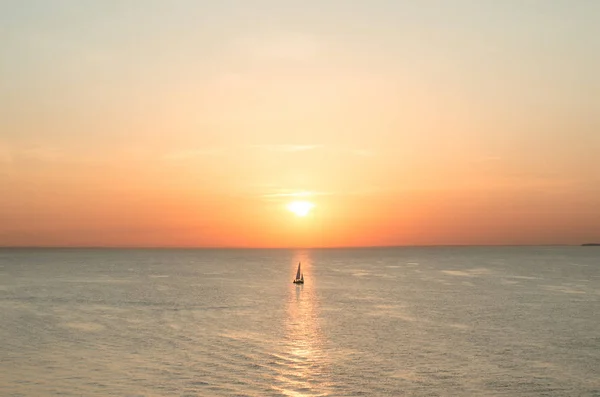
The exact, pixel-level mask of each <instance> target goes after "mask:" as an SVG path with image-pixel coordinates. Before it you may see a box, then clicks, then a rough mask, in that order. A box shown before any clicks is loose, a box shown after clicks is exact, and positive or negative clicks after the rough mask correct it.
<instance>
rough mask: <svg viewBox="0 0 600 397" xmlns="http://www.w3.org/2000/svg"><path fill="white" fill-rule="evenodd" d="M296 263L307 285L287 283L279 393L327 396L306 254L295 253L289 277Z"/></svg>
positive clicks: (293, 396)
mask: <svg viewBox="0 0 600 397" xmlns="http://www.w3.org/2000/svg"><path fill="white" fill-rule="evenodd" d="M298 262H301V263H302V271H303V273H304V276H305V280H306V281H305V282H306V284H300V285H298V284H293V283H292V282H291V280H290V287H289V296H288V302H287V316H286V319H285V328H286V337H285V347H286V350H287V357H288V360H289V361H290V362H289V365H288V366H287V368H286V369H283V370H281V371H280V374H279V380H280V381H281V384H282V385H283V386H282V387H275V388H276V389H277V390H278V391H279V392H280V393H283V394H285V395H287V396H291V397H303V396H326V395H328V393H327V391H326V388H327V377H328V368H327V361H328V360H327V357H326V353H325V351H324V342H325V340H324V336H323V333H322V331H321V327H320V324H319V301H318V297H317V295H316V292H315V284H316V280H315V275H314V273H313V272H312V269H313V263H312V260H311V258H310V254H309V252H305V251H301V252H297V253H296V255H295V256H294V260H293V261H292V262H291V264H290V274H292V275H293V274H295V273H296V269H297V266H298Z"/></svg>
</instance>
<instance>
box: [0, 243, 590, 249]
mask: <svg viewBox="0 0 600 397" xmlns="http://www.w3.org/2000/svg"><path fill="white" fill-rule="evenodd" d="M584 244H595V243H579V244H575V243H572V244H567V243H549V244H404V245H360V246H359V245H348V246H345V245H339V246H313V247H305V246H297V247H294V246H290V247H268V246H265V247H245V246H175V245H174V246H161V245H153V246H134V245H132V246H121V245H81V246H78V245H71V246H66V245H65V246H61V245H12V246H11V245H0V249H114V250H119V249H122V250H144V249H148V250H151V249H156V250H168V249H173V250H175V249H177V250H207V251H208V250H318V249H324V250H326V249H386V248H387V249H389V248H452V247H457V248H460V247H580V246H582V245H584Z"/></svg>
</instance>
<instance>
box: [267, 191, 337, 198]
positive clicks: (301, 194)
mask: <svg viewBox="0 0 600 397" xmlns="http://www.w3.org/2000/svg"><path fill="white" fill-rule="evenodd" d="M331 194H333V193H328V192H313V191H300V192H284V193H265V194H262V195H261V197H263V198H266V199H277V198H288V197H290V198H293V197H315V196H328V195H331Z"/></svg>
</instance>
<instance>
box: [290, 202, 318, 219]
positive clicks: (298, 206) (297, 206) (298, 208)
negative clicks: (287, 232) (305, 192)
mask: <svg viewBox="0 0 600 397" xmlns="http://www.w3.org/2000/svg"><path fill="white" fill-rule="evenodd" d="M314 206H315V205H314V204H313V203H311V202H309V201H292V202H291V203H289V204H288V205H287V209H288V210H290V211H292V212H293V213H294V214H296V215H297V216H306V215H308V213H309V212H310V210H312V209H313V207H314Z"/></svg>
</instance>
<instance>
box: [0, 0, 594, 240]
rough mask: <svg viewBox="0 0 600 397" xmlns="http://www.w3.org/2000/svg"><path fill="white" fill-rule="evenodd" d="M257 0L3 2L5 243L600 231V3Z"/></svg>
mask: <svg viewBox="0 0 600 397" xmlns="http://www.w3.org/2000/svg"><path fill="white" fill-rule="evenodd" d="M249 3H251V2H239V3H238V4H237V5H236V6H235V7H234V6H233V5H231V4H229V5H224V4H222V5H210V6H206V5H204V6H200V5H199V4H197V3H195V2H183V1H182V2H175V3H173V4H172V5H170V6H167V5H166V4H167V3H163V2H160V1H148V2H141V1H140V2H135V1H132V2H127V3H123V4H117V3H115V4H111V5H110V6H109V5H108V4H104V5H102V4H103V3H92V2H75V1H73V2H70V1H64V2H56V3H35V4H34V3H32V4H28V2H27V1H24V2H22V3H11V4H9V3H6V4H2V5H0V25H1V26H5V27H6V32H7V33H9V34H3V35H2V37H1V38H0V43H1V44H2V47H3V48H4V49H6V51H5V55H6V56H4V57H3V60H2V62H1V64H0V72H1V73H2V77H3V79H2V81H1V82H0V108H1V109H2V111H1V112H2V113H0V246H21V245H28V246H31V245H44V246H47V245H49V246H71V245H72V246H244V247H265V246H268V247H282V246H364V245H369V246H372V245H413V244H415V245H421V244H434V245H436V244H556V243H564V244H579V243H582V242H588V241H598V240H600V165H599V164H600V162H599V161H598V160H597V157H598V154H600V105H599V102H598V92H600V77H599V76H600V75H598V73H597V71H598V70H600V40H599V39H598V37H600V28H599V25H598V24H597V23H596V21H597V18H594V17H593V16H594V15H596V16H598V15H600V6H598V4H596V3H594V2H587V3H580V4H579V6H578V7H571V6H569V5H568V4H567V3H566V2H565V3H564V4H562V3H561V2H556V3H552V4H550V3H548V4H547V5H545V6H544V7H545V8H544V9H543V10H540V9H538V8H536V7H541V6H542V5H541V4H543V3H540V4H537V3H536V4H537V5H536V4H533V3H531V4H529V3H527V4H523V2H519V1H507V2H502V3H498V4H493V3H490V4H485V5H484V4H480V3H479V2H474V1H467V0H461V1H457V2H455V3H452V4H451V3H444V4H439V5H438V7H437V8H431V7H430V6H426V5H417V4H404V5H399V4H395V3H393V2H386V1H383V0H379V1H375V2H374V3H372V4H371V3H369V4H370V5H367V3H364V4H362V5H360V4H357V5H351V4H346V3H345V2H344V3H342V2H337V1H331V2H328V3H326V4H325V5H323V4H321V3H320V2H316V1H314V2H313V1H308V2H302V3H301V4H300V3H298V4H297V6H298V7H296V8H294V7H292V6H291V4H293V3H294V2H290V3H289V4H288V3H286V4H288V5H287V6H283V5H282V4H281V3H280V2H275V1H267V0H264V1H259V2H258V3H256V4H254V5H249ZM259 3H260V4H259ZM509 3H510V4H512V6H509V5H510V4H509ZM419 4H420V3H419ZM507 4H508V5H507ZM476 5H477V7H476ZM507 21H511V29H510V30H506V26H507V25H506V23H507ZM303 192H308V194H307V195H305V196H302V199H306V200H310V201H312V202H313V203H315V205H316V207H315V208H314V210H313V211H312V212H311V213H310V214H309V216H307V217H305V218H299V217H296V216H295V215H294V214H292V213H290V212H289V211H287V210H286V209H285V205H286V204H287V203H289V202H290V201H291V200H293V199H294V195H295V194H299V193H303Z"/></svg>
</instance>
